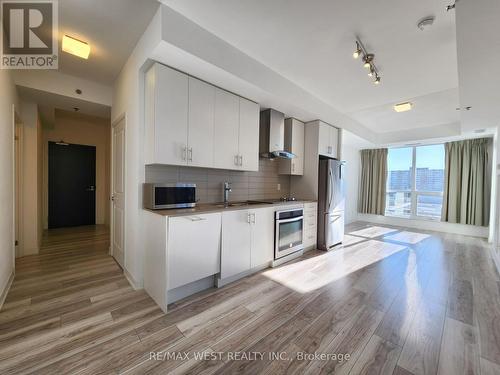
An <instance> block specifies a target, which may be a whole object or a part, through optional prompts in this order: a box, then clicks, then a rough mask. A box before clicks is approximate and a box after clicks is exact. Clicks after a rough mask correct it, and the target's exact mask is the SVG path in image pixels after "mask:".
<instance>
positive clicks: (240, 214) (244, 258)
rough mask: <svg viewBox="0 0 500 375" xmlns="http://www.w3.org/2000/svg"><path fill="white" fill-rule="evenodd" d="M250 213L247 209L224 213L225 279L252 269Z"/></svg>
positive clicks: (222, 262) (223, 256)
mask: <svg viewBox="0 0 500 375" xmlns="http://www.w3.org/2000/svg"><path fill="white" fill-rule="evenodd" d="M250 241H251V231H250V213H249V211H247V210H240V211H228V212H223V213H222V250H221V270H220V277H221V279H225V278H228V277H231V276H234V275H237V274H239V273H242V272H244V271H246V270H248V269H250V249H251V244H250Z"/></svg>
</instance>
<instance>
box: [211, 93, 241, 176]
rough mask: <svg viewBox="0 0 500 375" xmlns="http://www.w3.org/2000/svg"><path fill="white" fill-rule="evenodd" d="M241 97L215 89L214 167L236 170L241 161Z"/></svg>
mask: <svg viewBox="0 0 500 375" xmlns="http://www.w3.org/2000/svg"><path fill="white" fill-rule="evenodd" d="M239 127H240V100H239V97H237V96H236V95H233V94H231V93H229V92H227V91H224V90H221V89H215V135H214V145H215V148H214V167H215V168H221V169H235V168H237V167H238V166H239V165H240V159H239V149H238V143H239Z"/></svg>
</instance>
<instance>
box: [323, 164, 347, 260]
mask: <svg viewBox="0 0 500 375" xmlns="http://www.w3.org/2000/svg"><path fill="white" fill-rule="evenodd" d="M344 169H345V161H340V160H335V159H320V161H319V181H318V182H319V187H318V193H319V195H318V248H319V249H321V250H331V248H332V247H333V246H335V245H338V244H339V243H341V242H342V241H343V239H344V209H345V183H344V182H345V178H344V177H345V176H344V174H345V170H344Z"/></svg>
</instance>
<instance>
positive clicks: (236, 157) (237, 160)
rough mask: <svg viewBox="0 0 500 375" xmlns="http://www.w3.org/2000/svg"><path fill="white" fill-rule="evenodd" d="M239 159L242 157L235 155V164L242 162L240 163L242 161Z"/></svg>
mask: <svg viewBox="0 0 500 375" xmlns="http://www.w3.org/2000/svg"><path fill="white" fill-rule="evenodd" d="M239 159H240V158H239V156H238V155H235V156H234V165H240V164H239V163H240V162H239Z"/></svg>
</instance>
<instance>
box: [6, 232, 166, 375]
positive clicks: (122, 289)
mask: <svg viewBox="0 0 500 375" xmlns="http://www.w3.org/2000/svg"><path fill="white" fill-rule="evenodd" d="M108 248H109V232H108V229H107V227H106V226H104V225H96V226H87V227H75V228H60V229H52V230H49V231H45V233H44V236H43V244H42V249H41V251H40V254H39V255H34V256H27V257H23V258H18V259H17V260H16V276H15V279H14V283H13V284H12V287H11V289H10V291H9V294H8V296H7V299H6V301H5V304H4V306H3V308H2V310H1V312H0V372H1V373H2V374H8V373H12V374H17V373H23V372H24V371H27V372H32V371H35V370H36V372H37V373H52V374H55V373H67V372H68V371H67V370H65V367H64V366H66V362H64V361H63V362H61V363H64V366H63V367H59V365H60V364H59V363H58V362H57V361H58V360H61V359H63V358H66V357H69V356H72V355H75V354H76V353H79V352H81V351H82V350H84V349H86V348H89V347H96V346H95V345H96V344H98V343H100V342H105V341H107V340H110V339H111V338H114V337H117V336H120V335H123V334H126V333H127V332H128V333H129V336H130V338H137V336H136V335H135V333H134V327H135V326H136V325H137V324H139V323H140V322H142V323H144V322H147V321H149V320H151V319H154V318H157V317H159V316H161V314H162V312H161V310H160V309H159V308H158V307H156V305H155V304H154V303H153V301H152V300H151V299H150V298H149V297H148V296H147V295H146V294H145V293H144V292H143V291H134V290H133V289H132V288H131V286H130V285H129V283H128V282H127V280H126V279H125V277H124V276H123V273H122V270H121V268H120V267H119V266H118V265H117V263H116V262H115V261H114V259H113V258H112V257H111V256H109V254H108ZM130 318H135V320H134V321H133V322H131V321H129V322H128V323H127V326H126V329H124V325H123V321H124V320H130ZM134 323H135V324H134ZM118 341H119V342H120V340H118ZM137 341H138V339H137ZM111 342H113V341H111ZM121 342H123V341H121ZM97 348H99V351H101V350H103V348H102V347H101V346H97ZM87 355H88V353H87ZM77 357H78V356H75V357H72V360H73V359H76V358H77ZM52 363H54V365H53V366H49V365H50V364H52ZM45 366H48V367H46V368H44V369H43V370H40V368H41V367H45Z"/></svg>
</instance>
